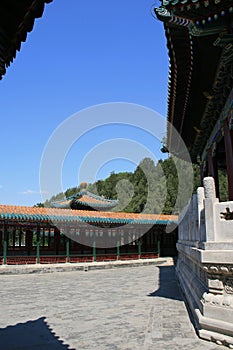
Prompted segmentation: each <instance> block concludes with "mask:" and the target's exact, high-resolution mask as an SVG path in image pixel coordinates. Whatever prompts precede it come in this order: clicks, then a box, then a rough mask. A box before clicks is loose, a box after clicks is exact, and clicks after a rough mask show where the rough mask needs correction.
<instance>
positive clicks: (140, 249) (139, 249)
mask: <svg viewBox="0 0 233 350" xmlns="http://www.w3.org/2000/svg"><path fill="white" fill-rule="evenodd" d="M141 256H142V243H141V240H140V238H139V239H138V259H141Z"/></svg>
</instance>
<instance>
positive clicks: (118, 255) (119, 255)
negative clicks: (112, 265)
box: [117, 242, 121, 260]
mask: <svg viewBox="0 0 233 350" xmlns="http://www.w3.org/2000/svg"><path fill="white" fill-rule="evenodd" d="M117 260H121V253H120V243H119V242H117Z"/></svg>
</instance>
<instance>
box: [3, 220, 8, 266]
mask: <svg viewBox="0 0 233 350" xmlns="http://www.w3.org/2000/svg"><path fill="white" fill-rule="evenodd" d="M7 228H8V225H7V223H6V222H5V221H4V225H3V264H4V265H6V262H7V236H8V232H7Z"/></svg>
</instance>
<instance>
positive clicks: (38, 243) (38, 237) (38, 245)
mask: <svg viewBox="0 0 233 350" xmlns="http://www.w3.org/2000/svg"><path fill="white" fill-rule="evenodd" d="M36 263H37V264H39V263H40V225H37V228H36Z"/></svg>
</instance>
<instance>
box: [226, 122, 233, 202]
mask: <svg viewBox="0 0 233 350" xmlns="http://www.w3.org/2000/svg"><path fill="white" fill-rule="evenodd" d="M224 143H225V152H226V166H227V178H228V194H229V200H230V201H232V200H233V131H232V130H229V124H228V120H227V119H226V120H225V121H224Z"/></svg>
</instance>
